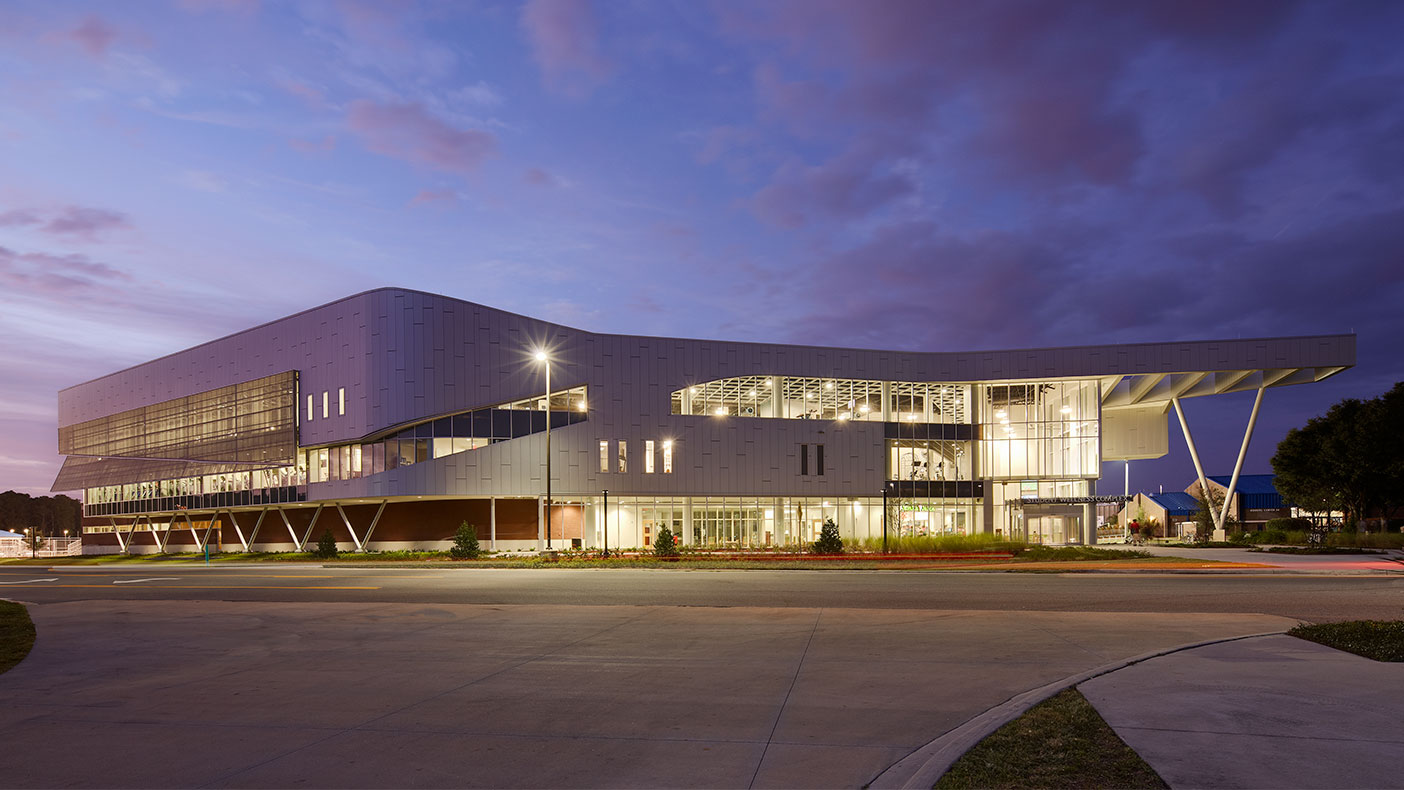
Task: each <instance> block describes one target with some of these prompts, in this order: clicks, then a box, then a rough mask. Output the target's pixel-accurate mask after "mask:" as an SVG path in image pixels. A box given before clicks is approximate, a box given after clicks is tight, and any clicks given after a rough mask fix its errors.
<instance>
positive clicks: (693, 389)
mask: <svg viewBox="0 0 1404 790" xmlns="http://www.w3.org/2000/svg"><path fill="white" fill-rule="evenodd" d="M692 394H693V395H696V394H697V388H696V387H693V388H692Z"/></svg>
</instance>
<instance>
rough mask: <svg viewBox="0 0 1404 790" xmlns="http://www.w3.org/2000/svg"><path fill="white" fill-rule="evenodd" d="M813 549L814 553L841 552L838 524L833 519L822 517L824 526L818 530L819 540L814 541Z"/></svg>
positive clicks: (841, 540) (841, 544)
mask: <svg viewBox="0 0 1404 790" xmlns="http://www.w3.org/2000/svg"><path fill="white" fill-rule="evenodd" d="M813 550H814V553H815V554H842V553H843V538H841V537H839V529H838V525H837V524H835V523H834V520H833V519H831V518H826V519H824V526H823V527H822V528H821V529H820V530H819V540H816V541H815V542H814V546H813Z"/></svg>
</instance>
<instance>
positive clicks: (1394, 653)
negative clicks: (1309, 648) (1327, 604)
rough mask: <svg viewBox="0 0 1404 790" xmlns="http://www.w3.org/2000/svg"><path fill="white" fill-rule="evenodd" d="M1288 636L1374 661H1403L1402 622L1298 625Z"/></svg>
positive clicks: (1362, 621) (1355, 621) (1375, 621)
mask: <svg viewBox="0 0 1404 790" xmlns="http://www.w3.org/2000/svg"><path fill="white" fill-rule="evenodd" d="M1287 634H1288V636H1295V637H1297V638H1298V639H1305V640H1307V641H1309V642H1316V643H1317V644H1322V645H1326V646H1327V647H1334V648H1336V649H1337V650H1344V651H1346V652H1347V653H1354V654H1356V655H1357V656H1364V657H1366V658H1371V659H1374V660H1375V661H1404V621H1401V620H1351V621H1348V622H1344V623H1318V624H1315V625H1299V626H1297V627H1296V628H1293V629H1292V630H1291V631H1288V632H1287Z"/></svg>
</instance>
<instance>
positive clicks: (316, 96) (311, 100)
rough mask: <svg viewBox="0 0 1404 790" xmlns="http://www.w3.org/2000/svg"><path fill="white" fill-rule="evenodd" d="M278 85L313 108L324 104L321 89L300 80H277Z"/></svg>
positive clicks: (324, 100)
mask: <svg viewBox="0 0 1404 790" xmlns="http://www.w3.org/2000/svg"><path fill="white" fill-rule="evenodd" d="M278 86H279V87H281V88H282V89H283V90H285V91H287V92H288V93H291V94H292V95H294V96H296V97H298V98H299V99H302V101H303V102H304V103H305V104H306V105H307V106H308V107H311V108H312V109H314V110H319V109H321V108H322V107H324V106H326V103H327V99H326V96H324V95H323V94H322V91H320V90H318V89H317V88H314V87H313V86H311V85H308V84H307V83H305V82H303V81H301V80H294V79H285V80H279V82H278Z"/></svg>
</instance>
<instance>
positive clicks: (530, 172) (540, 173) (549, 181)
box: [522, 167, 561, 187]
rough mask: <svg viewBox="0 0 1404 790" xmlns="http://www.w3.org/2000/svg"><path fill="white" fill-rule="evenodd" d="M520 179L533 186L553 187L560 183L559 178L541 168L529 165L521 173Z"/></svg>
mask: <svg viewBox="0 0 1404 790" xmlns="http://www.w3.org/2000/svg"><path fill="white" fill-rule="evenodd" d="M522 181H524V182H526V183H528V184H531V185H532V186H535V187H554V186H558V185H560V183H561V182H560V179H558V178H556V177H555V176H554V175H551V174H550V173H548V172H546V171H545V170H542V169H541V168H539V167H529V168H527V171H526V172H525V173H523V174H522Z"/></svg>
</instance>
